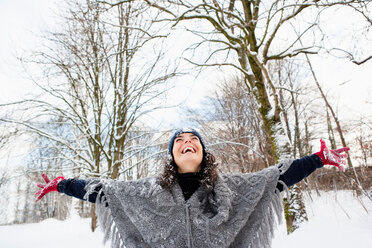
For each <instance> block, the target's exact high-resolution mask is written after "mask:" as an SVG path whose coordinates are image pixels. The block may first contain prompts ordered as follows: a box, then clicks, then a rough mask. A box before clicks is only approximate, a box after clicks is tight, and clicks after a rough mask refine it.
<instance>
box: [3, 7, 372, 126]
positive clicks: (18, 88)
mask: <svg viewBox="0 0 372 248" xmlns="http://www.w3.org/2000/svg"><path fill="white" fill-rule="evenodd" d="M53 6H54V1H52V0H33V1H29V0H17V1H14V0H0V32H1V39H0V54H1V56H0V92H1V97H0V103H4V102H8V101H12V100H16V99H19V97H21V96H23V95H25V94H27V93H30V92H32V90H33V89H34V87H33V86H32V84H31V83H30V82H29V81H28V80H26V79H25V76H24V75H22V74H21V73H20V72H21V69H20V68H19V64H17V61H16V60H15V59H14V54H15V53H16V52H20V51H21V49H26V50H27V49H28V48H30V47H31V46H32V44H33V43H35V39H34V35H35V34H36V35H37V34H40V31H41V30H43V29H45V28H46V27H47V26H48V25H51V22H52V19H51V16H53V12H52V7H53ZM348 20H350V19H349V18H344V17H341V18H329V22H330V23H329V27H331V26H334V25H339V26H345V27H346V26H347V25H349V24H350V23H349V21H348ZM335 35H337V34H335ZM342 41H343V39H340V41H339V42H342ZM371 53H372V51H371ZM313 62H314V67H315V69H316V72H317V74H318V77H319V79H320V82H321V83H324V84H326V85H325V88H327V89H328V90H331V89H332V90H333V91H334V96H335V98H336V99H338V104H339V108H342V109H344V110H345V111H342V112H344V113H346V114H348V113H349V114H351V113H352V114H353V115H354V116H355V114H358V113H359V112H365V111H370V112H369V113H370V114H371V111H372V110H366V109H365V108H363V106H364V105H365V104H364V103H365V102H366V101H367V100H371V99H372V97H371V96H372V82H371V81H372V80H371V71H372V61H370V62H368V63H366V64H364V65H362V66H356V65H354V64H352V63H345V60H343V61H337V60H335V59H327V60H325V59H323V60H320V59H317V60H313ZM225 74H228V73H225ZM211 75H213V76H211ZM228 76H229V75H227V77H228ZM222 79H223V75H222V74H217V73H205V74H204V76H202V77H200V78H198V79H197V80H194V78H192V77H185V78H182V79H180V80H181V81H183V83H184V85H183V86H182V87H180V88H178V90H177V89H176V90H173V91H172V92H171V97H173V99H178V100H179V102H183V103H184V104H187V105H194V106H195V105H197V104H200V100H201V99H202V97H203V95H205V94H206V93H208V92H209V91H210V90H211V89H213V83H214V82H216V81H217V82H218V81H219V80H222ZM331 85H332V86H331ZM175 112H177V109H173V110H166V111H162V113H163V114H164V113H165V114H164V116H172V119H173V120H174V117H173V116H174V113H175ZM158 116H161V115H158ZM159 118H160V117H159ZM181 118H182V117H181Z"/></svg>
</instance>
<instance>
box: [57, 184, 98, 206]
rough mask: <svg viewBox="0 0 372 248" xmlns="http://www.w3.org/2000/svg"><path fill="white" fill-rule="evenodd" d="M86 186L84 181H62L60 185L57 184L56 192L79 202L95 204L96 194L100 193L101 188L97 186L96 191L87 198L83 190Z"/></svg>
mask: <svg viewBox="0 0 372 248" xmlns="http://www.w3.org/2000/svg"><path fill="white" fill-rule="evenodd" d="M86 185H87V181H86V180H83V179H75V178H70V179H66V180H62V181H61V182H60V183H58V186H57V190H58V192H60V193H65V194H66V195H69V196H72V197H76V198H78V199H80V200H84V201H86V200H87V201H89V202H92V203H95V202H96V199H97V195H98V192H99V191H100V189H101V187H102V186H97V187H96V189H95V190H94V191H93V192H92V193H90V194H89V195H88V197H85V195H86V193H87V191H86V189H85V187H86Z"/></svg>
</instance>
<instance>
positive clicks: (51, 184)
mask: <svg viewBox="0 0 372 248" xmlns="http://www.w3.org/2000/svg"><path fill="white" fill-rule="evenodd" d="M41 176H42V177H43V179H44V181H45V183H46V184H41V183H38V184H37V186H38V187H39V188H41V189H42V190H39V191H37V192H36V193H35V195H37V198H36V201H39V200H40V199H41V198H43V197H44V196H45V195H46V194H48V193H50V192H52V191H58V190H57V185H58V183H59V182H60V181H62V180H65V178H64V177H63V176H60V177H56V178H54V179H53V180H52V181H50V179H49V178H48V176H47V175H45V174H42V175H41Z"/></svg>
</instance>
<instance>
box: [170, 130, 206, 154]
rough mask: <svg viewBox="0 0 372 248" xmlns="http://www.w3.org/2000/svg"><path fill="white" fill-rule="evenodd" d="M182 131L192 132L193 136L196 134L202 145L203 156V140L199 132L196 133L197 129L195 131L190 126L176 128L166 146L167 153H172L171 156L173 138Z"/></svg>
mask: <svg viewBox="0 0 372 248" xmlns="http://www.w3.org/2000/svg"><path fill="white" fill-rule="evenodd" d="M182 133H192V134H194V135H195V136H197V137H198V138H199V140H200V143H201V145H202V147H203V156H204V155H205V145H204V141H203V139H202V137H201V135H200V133H198V131H196V130H195V129H192V128H183V129H178V130H177V131H176V132H175V133H174V134H173V136H172V138H171V140H170V141H169V146H168V154H170V155H172V157H173V154H172V149H173V143H174V140H175V139H176V138H177V137H178V136H179V135H180V134H182Z"/></svg>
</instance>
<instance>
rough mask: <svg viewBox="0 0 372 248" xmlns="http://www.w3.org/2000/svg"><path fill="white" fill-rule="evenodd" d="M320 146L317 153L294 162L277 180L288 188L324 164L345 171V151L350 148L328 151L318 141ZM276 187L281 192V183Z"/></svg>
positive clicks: (322, 142) (323, 144)
mask: <svg viewBox="0 0 372 248" xmlns="http://www.w3.org/2000/svg"><path fill="white" fill-rule="evenodd" d="M320 144H321V146H320V151H319V152H316V153H314V154H312V155H310V156H305V157H303V158H300V159H296V160H294V161H293V162H292V164H291V166H290V167H289V168H288V169H287V171H286V172H284V173H283V174H282V175H280V177H279V180H280V181H282V182H284V183H285V185H287V186H288V187H290V186H292V185H294V184H296V183H298V182H300V181H301V180H303V179H304V178H306V177H308V176H309V175H310V174H311V173H313V172H314V171H315V170H316V169H318V168H321V167H323V165H326V164H329V165H334V166H336V167H338V168H339V169H340V170H341V171H345V169H344V166H346V158H347V153H346V151H348V150H350V148H349V147H343V148H340V149H336V150H329V149H328V148H327V146H326V144H325V142H324V141H323V140H322V139H321V140H320ZM276 187H277V188H278V189H279V190H280V191H282V190H283V185H282V184H281V183H278V185H277V186H276Z"/></svg>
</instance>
